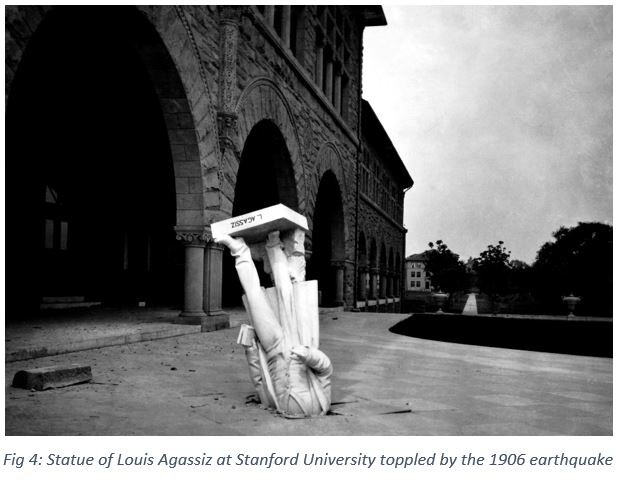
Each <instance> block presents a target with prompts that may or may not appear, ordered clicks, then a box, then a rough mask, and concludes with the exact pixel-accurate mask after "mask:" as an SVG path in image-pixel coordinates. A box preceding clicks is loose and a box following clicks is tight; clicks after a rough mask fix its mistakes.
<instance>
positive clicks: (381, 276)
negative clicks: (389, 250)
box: [378, 242, 387, 298]
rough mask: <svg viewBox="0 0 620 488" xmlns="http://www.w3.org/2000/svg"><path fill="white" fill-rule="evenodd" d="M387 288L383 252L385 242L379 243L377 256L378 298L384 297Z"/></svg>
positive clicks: (385, 256) (385, 262)
mask: <svg viewBox="0 0 620 488" xmlns="http://www.w3.org/2000/svg"><path fill="white" fill-rule="evenodd" d="M386 288H387V254H386V252H385V242H382V243H381V251H380V254H379V293H378V297H379V298H385V297H386V291H387V290H386Z"/></svg>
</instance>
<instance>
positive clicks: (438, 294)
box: [433, 290, 449, 313]
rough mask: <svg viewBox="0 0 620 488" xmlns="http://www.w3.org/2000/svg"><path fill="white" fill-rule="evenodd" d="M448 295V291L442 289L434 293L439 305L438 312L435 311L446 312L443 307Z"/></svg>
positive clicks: (436, 302)
mask: <svg viewBox="0 0 620 488" xmlns="http://www.w3.org/2000/svg"><path fill="white" fill-rule="evenodd" d="M448 296H449V295H448V294H447V293H444V292H442V291H441V290H439V291H437V292H435V293H433V299H434V300H435V304H436V305H437V312H435V313H444V312H443V310H442V309H441V307H443V306H444V305H445V304H446V301H447V300H448Z"/></svg>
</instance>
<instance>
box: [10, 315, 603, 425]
mask: <svg viewBox="0 0 620 488" xmlns="http://www.w3.org/2000/svg"><path fill="white" fill-rule="evenodd" d="M405 317H406V316H405V315H397V314H365V313H345V312H338V313H330V314H322V315H321V348H322V349H323V350H324V351H325V352H326V353H327V354H328V355H329V356H330V357H331V359H332V361H333V363H334V369H335V374H334V378H333V388H334V390H333V402H334V405H333V411H334V414H333V415H329V416H327V417H323V418H316V419H308V420H287V419H284V418H281V417H279V416H277V415H274V414H273V413H271V412H269V411H266V410H263V409H262V408H260V407H259V406H257V405H256V404H253V403H247V402H246V399H247V398H248V397H249V396H250V395H251V393H252V389H251V386H250V383H249V378H248V372H247V368H246V364H245V358H244V353H243V350H242V348H241V347H240V346H238V345H237V344H236V342H235V341H236V335H237V330H236V329H226V330H221V331H216V332H210V333H204V334H190V335H182V336H176V337H171V338H167V339H162V340H153V341H147V342H138V343H135V344H126V345H121V346H112V347H104V348H100V349H90V350H87V351H79V352H72V353H68V354H62V355H56V356H49V357H41V358H38V359H30V360H26V361H15V362H9V363H6V365H5V367H6V371H5V381H6V383H5V385H6V386H5V388H6V395H5V399H6V416H5V418H6V434H7V435H239V434H241V435H560V434H561V435H611V434H612V360H611V359H605V358H593V357H578V356H568V355H560V354H549V353H539V352H527V351H517V350H504V349H494V348H486V347H477V346H467V345H460V344H449V343H442V342H436V341H428V340H421V339H416V338H410V337H405V336H400V335H396V334H393V333H391V332H389V330H388V329H389V327H391V326H392V325H394V324H395V323H397V322H399V321H401V320H403V319H404V318H405ZM7 336H8V334H7ZM71 363H83V364H88V365H90V366H91V367H92V371H93V378H94V380H93V382H92V383H89V384H82V385H76V386H71V387H67V388H61V389H57V390H47V391H43V392H30V391H26V390H20V389H16V388H13V387H11V386H9V385H10V384H11V381H12V378H13V375H14V374H15V372H17V371H18V370H20V369H27V368H33V367H43V366H50V365H62V364H71Z"/></svg>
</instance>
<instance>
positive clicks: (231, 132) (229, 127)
mask: <svg viewBox="0 0 620 488" xmlns="http://www.w3.org/2000/svg"><path fill="white" fill-rule="evenodd" d="M237 119H238V117H237V114H235V113H232V112H218V113H217V130H218V135H219V139H220V147H221V149H222V151H224V150H225V149H232V150H233V151H234V152H237V144H236V143H235V141H236V140H237Z"/></svg>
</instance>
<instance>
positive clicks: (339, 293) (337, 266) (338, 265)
mask: <svg viewBox="0 0 620 488" xmlns="http://www.w3.org/2000/svg"><path fill="white" fill-rule="evenodd" d="M331 264H332V268H333V269H334V270H335V279H336V283H335V289H334V291H335V297H334V301H335V305H336V306H341V305H344V267H345V264H344V262H343V261H332V263H331Z"/></svg>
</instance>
